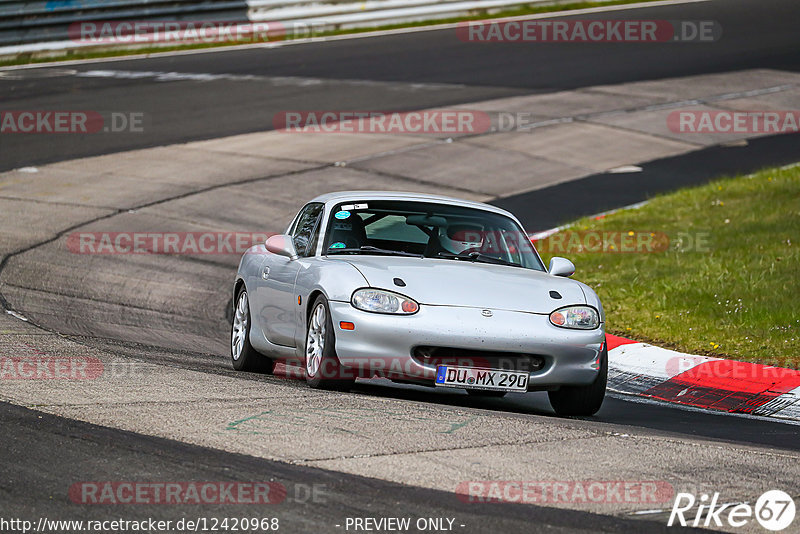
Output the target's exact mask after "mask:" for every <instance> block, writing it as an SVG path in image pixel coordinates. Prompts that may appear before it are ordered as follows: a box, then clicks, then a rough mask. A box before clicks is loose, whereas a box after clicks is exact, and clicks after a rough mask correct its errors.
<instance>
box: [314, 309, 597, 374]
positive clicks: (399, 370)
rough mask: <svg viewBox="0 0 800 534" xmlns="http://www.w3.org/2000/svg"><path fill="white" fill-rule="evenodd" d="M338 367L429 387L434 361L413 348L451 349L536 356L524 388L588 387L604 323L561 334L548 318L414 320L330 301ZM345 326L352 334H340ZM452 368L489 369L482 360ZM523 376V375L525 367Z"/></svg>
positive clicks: (430, 312)
mask: <svg viewBox="0 0 800 534" xmlns="http://www.w3.org/2000/svg"><path fill="white" fill-rule="evenodd" d="M329 305H330V311H331V319H332V320H333V327H334V330H335V336H336V354H337V356H338V357H339V361H340V362H341V363H342V364H343V365H345V366H347V367H348V368H350V369H353V370H354V371H355V372H356V373H357V374H358V376H368V375H374V374H378V375H382V376H386V377H388V378H392V379H397V380H408V381H411V382H419V383H426V384H432V383H433V382H434V381H435V378H436V367H437V363H436V362H433V363H428V362H426V361H425V360H423V359H421V358H419V356H418V355H415V349H416V348H418V347H421V346H425V347H449V348H456V349H459V350H460V352H461V353H462V354H463V355H465V356H469V355H470V354H471V352H470V351H475V353H476V354H479V355H480V354H483V353H485V351H493V352H496V353H497V352H499V353H509V354H530V355H536V356H537V357H539V358H540V359H541V361H542V362H543V364H542V366H541V368H539V369H537V370H531V371H529V372H528V376H529V382H528V389H529V390H537V389H538V390H541V389H554V388H557V387H559V386H565V385H588V384H591V383H592V382H593V381H594V380H595V378H596V377H597V375H598V370H599V367H600V365H599V362H600V354H601V351H602V345H603V342H604V341H605V332H604V328H603V326H604V325H603V324H601V325H600V327H599V328H597V329H594V330H574V329H566V328H559V327H557V326H554V325H552V324H551V323H550V320H549V317H548V316H547V315H541V314H533V313H523V312H514V311H507V310H497V309H491V310H490V311H491V312H492V313H491V316H490V317H486V316H484V314H483V313H482V312H484V309H482V308H468V307H451V306H431V305H420V309H419V311H418V312H417V313H415V314H414V315H405V316H404V315H386V314H378V313H370V312H365V311H361V310H358V309H356V308H354V307H353V306H352V305H351V304H350V303H349V302H338V301H331V302H329ZM340 322H350V323H353V324H354V325H355V329H354V330H343V329H342V328H340V326H339V323H340ZM467 361H468V362H469V361H471V362H472V364H470V363H464V361H462V360H461V359H459V360H458V361H453V362H451V364H455V365H466V366H470V367H487V365H482V364H481V361H487V360H485V359H482V358H481V357H480V356H478V357H476V358H474V359H468V360H467ZM526 370H527V369H526Z"/></svg>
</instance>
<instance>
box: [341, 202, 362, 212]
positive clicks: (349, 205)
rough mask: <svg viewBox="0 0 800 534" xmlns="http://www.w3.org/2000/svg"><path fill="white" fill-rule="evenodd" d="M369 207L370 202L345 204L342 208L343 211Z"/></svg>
mask: <svg viewBox="0 0 800 534" xmlns="http://www.w3.org/2000/svg"><path fill="white" fill-rule="evenodd" d="M368 207H369V204H344V205H343V206H342V207H341V208H339V209H341V210H343V211H350V210H365V209H367V208H368Z"/></svg>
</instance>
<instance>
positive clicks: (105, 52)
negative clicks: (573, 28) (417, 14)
mask: <svg viewBox="0 0 800 534" xmlns="http://www.w3.org/2000/svg"><path fill="white" fill-rule="evenodd" d="M655 1H656V0H610V1H606V2H574V3H568V4H551V5H545V6H529V7H522V8H518V9H509V10H505V11H501V12H498V13H493V14H487V13H483V14H480V15H475V16H469V17H454V18H446V19H436V20H430V21H420V22H408V23H402V24H387V25H382V26H373V27H368V28H353V29H348V30H333V31H328V32H321V33H317V34H314V37H328V36H333V35H345V34H354V33H365V32H372V31H376V30H394V29H399V28H416V27H420V26H431V25H436V24H447V23H454V22H463V21H470V20H486V19H495V18H505V17H517V16H523V15H535V14H538V13H553V12H559V11H574V10H576V9H588V8H592V7H601V6H612V5H624V4H640V3H645V2H655ZM303 38H306V37H300V38H295V37H293V36H291V35H287V36H285V37H284V38H282V39H276V40H287V41H288V40H295V39H297V40H303ZM241 44H247V42H229V43H198V44H188V45H178V46H149V47H142V48H130V47H126V46H124V45H120V47H119V48H114V49H102V50H97V49H95V50H93V51H66V52H65V53H64V54H63V55H58V56H53V55H47V56H45V55H36V53H26V54H21V55H19V56H18V57H16V58H14V59H6V60H0V67H6V66H11V65H28V64H33V63H47V62H51V61H72V60H79V59H98V58H107V57H108V58H111V57H119V56H131V55H147V54H155V53H160V52H170V51H175V50H198V49H203V48H220V47H226V46H236V45H241Z"/></svg>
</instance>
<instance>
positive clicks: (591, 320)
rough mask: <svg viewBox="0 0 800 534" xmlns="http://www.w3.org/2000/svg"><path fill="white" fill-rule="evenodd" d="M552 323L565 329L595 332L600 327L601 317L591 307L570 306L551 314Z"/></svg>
mask: <svg viewBox="0 0 800 534" xmlns="http://www.w3.org/2000/svg"><path fill="white" fill-rule="evenodd" d="M550 322H551V323H553V324H554V325H556V326H560V327H563V328H577V329H580V330H594V329H595V328H597V327H598V326H600V316H599V315H597V310H595V309H594V308H592V307H590V306H569V307H566V308H561V309H558V310H556V311H554V312H553V313H551V314H550Z"/></svg>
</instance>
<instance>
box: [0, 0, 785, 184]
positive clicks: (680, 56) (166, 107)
mask: <svg viewBox="0 0 800 534" xmlns="http://www.w3.org/2000/svg"><path fill="white" fill-rule="evenodd" d="M623 13H625V12H624V11H623V12H609V13H603V14H602V15H595V16H597V17H602V18H612V19H613V18H619V17H622V16H624V15H623ZM795 16H796V6H795V5H794V3H793V2H792V1H791V0H777V1H776V0H767V1H765V2H758V3H754V2H751V1H747V0H725V1H712V2H700V3H697V4H681V5H676V6H671V7H660V8H642V9H639V10H636V17H637V18H639V19H640V20H649V19H666V20H677V19H686V20H716V21H718V22H719V24H721V25H722V27H723V29H724V30H723V31H724V34H723V35H724V38H723V39H721V40H720V41H718V42H715V43H713V44H711V45H707V44H701V43H698V44H691V43H684V44H680V45H679V46H658V45H653V44H652V43H641V44H634V43H626V44H625V45H620V44H618V43H607V44H593V45H592V46H591V47H586V46H583V45H581V44H537V45H536V46H519V45H518V44H515V43H509V44H506V43H493V44H490V45H488V46H486V45H480V44H474V43H465V42H462V41H459V39H458V38H457V37H456V35H455V33H454V32H452V31H449V30H443V31H431V32H420V33H412V34H407V35H399V36H386V37H376V38H371V39H370V44H369V46H364V42H363V41H361V40H359V39H355V40H343V41H336V42H331V43H308V44H303V45H301V46H287V47H283V48H277V49H270V50H264V49H260V48H253V49H248V50H239V51H231V52H222V53H217V52H215V53H204V54H192V55H182V56H169V57H161V58H152V59H137V60H131V61H122V62H120V61H109V62H97V63H91V64H87V65H73V66H69V67H65V68H68V69H72V70H75V71H78V72H79V73H80V72H85V71H90V70H95V71H96V70H118V71H119V70H121V71H135V72H154V73H158V72H161V73H164V72H178V73H195V74H204V73H207V74H217V75H223V74H224V75H230V76H232V77H236V76H255V77H256V78H255V79H252V80H250V81H246V80H242V79H227V80H226V79H224V78H223V79H218V80H215V81H212V82H209V83H207V84H205V85H203V86H202V87H193V88H192V90H191V91H187V90H186V87H185V86H186V83H185V82H173V83H164V82H157V81H155V79H154V76H147V77H143V78H141V79H114V78H80V77H75V76H71V77H67V78H49V77H47V78H46V80H42V79H40V77H41V76H42V74H37V73H36V72H31V73H28V74H25V73H19V72H17V73H14V75H15V76H19V77H20V78H22V79H20V80H15V81H13V82H11V83H9V82H8V81H4V85H3V101H4V103H5V104H6V105H7V106H9V108H11V109H19V110H24V109H51V108H55V109H60V108H58V107H56V106H60V107H61V108H63V109H73V110H77V109H98V108H99V109H114V110H120V111H130V112H140V111H144V112H146V113H147V114H148V116H150V117H152V118H151V119H150V120H151V123H150V124H148V126H149V127H148V131H149V132H150V133H148V134H147V135H141V134H126V135H114V136H102V137H101V138H95V137H91V138H89V139H79V138H75V137H67V136H63V137H61V138H58V139H56V141H55V142H54V143H48V146H47V150H42V145H41V142H42V141H41V139H38V138H37V137H36V136H33V135H28V136H25V135H22V136H16V137H14V138H12V139H7V138H3V139H0V143H2V144H0V151H2V154H3V158H2V160H0V170H7V169H12V168H15V167H19V166H22V165H34V164H41V163H44V162H48V161H58V160H62V159H68V158H69V159H71V158H75V157H81V156H88V155H96V154H104V153H108V152H114V151H119V150H127V149H131V148H140V147H145V146H158V145H163V144H168V143H179V142H185V141H188V140H194V139H205V138H213V137H221V136H226V135H233V134H237V133H243V132H251V131H260V130H265V129H270V128H271V127H272V117H273V115H274V114H275V113H278V112H280V111H284V110H292V109H309V102H312V103H313V105H314V106H316V107H317V109H323V110H324V109H343V110H347V109H353V110H360V109H368V110H396V111H400V110H408V109H421V108H429V107H436V106H447V105H454V104H458V103H463V102H472V101H476V100H483V99H490V98H498V97H502V96H512V95H521V94H531V93H547V92H555V91H559V90H565V89H573V88H579V87H586V86H590V85H606V84H616V83H623V82H630V81H638V80H650V79H661V78H674V77H679V76H688V75H692V74H703V73H715V72H734V71H737V70H743V69H749V68H775V69H782V70H797V68H798V64H797V61H798V58H797V49H796V47H797V28H796V21H795ZM576 18H580V17H579V16H576ZM587 18H590V17H587ZM754 36H758V39H754ZM287 78H288V79H287ZM292 79H294V80H292ZM364 80H368V81H369V82H370V83H364ZM317 81H319V83H316V82H317ZM309 82H310V83H309ZM354 82H355V83H354ZM372 82H374V83H372ZM419 84H423V85H422V86H421V87H420V86H419ZM298 87H302V90H298ZM222 95H224V96H222ZM96 137H97V136H96Z"/></svg>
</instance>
